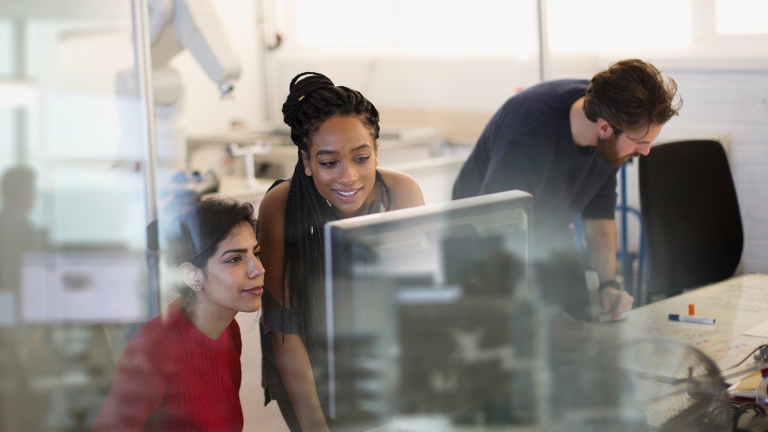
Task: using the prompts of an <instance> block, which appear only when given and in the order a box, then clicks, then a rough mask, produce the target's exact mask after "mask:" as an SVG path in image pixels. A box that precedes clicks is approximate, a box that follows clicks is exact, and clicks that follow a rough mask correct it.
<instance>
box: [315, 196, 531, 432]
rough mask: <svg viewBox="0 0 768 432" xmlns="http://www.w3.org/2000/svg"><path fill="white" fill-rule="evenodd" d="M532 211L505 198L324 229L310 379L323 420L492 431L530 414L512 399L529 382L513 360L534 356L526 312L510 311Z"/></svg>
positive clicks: (519, 285) (523, 275) (523, 277)
mask: <svg viewBox="0 0 768 432" xmlns="http://www.w3.org/2000/svg"><path fill="white" fill-rule="evenodd" d="M531 207H532V198H531V195H529V194H527V193H525V192H520V191H509V192H502V193H498V194H493V195H485V196H480V197H474V198H468V199H463V200H458V201H452V202H448V203H442V204H435V205H431V206H425V207H417V208H411V209H405V210H399V211H393V212H389V213H382V214H376V215H369V216H363V217H358V218H351V219H345V220H340V221H334V222H331V223H329V224H327V225H326V227H325V257H326V293H325V294H326V295H325V299H326V330H327V335H326V336H327V343H328V345H327V347H328V350H327V377H326V376H325V372H326V371H316V380H317V381H318V390H319V391H320V392H326V391H327V395H328V399H327V407H326V408H327V411H328V414H329V416H330V417H331V418H333V419H335V420H337V421H339V422H342V423H357V424H358V425H363V424H365V422H369V423H376V422H386V421H387V420H388V419H389V418H390V417H391V415H393V414H394V413H397V414H398V416H407V415H410V414H413V415H414V416H419V415H421V414H424V413H431V414H437V415H439V416H442V417H441V418H443V419H444V420H445V421H451V422H458V423H472V424H476V423H477V421H478V419H479V418H481V419H482V421H483V422H484V423H486V424H487V423H497V424H498V423H516V422H523V423H524V422H525V421H526V419H524V418H523V417H525V416H526V414H525V412H526V411H530V412H535V409H532V407H530V406H528V407H525V406H522V405H520V404H529V403H530V401H528V400H522V399H521V398H518V400H516V401H512V400H511V399H512V397H513V396H512V394H513V393H514V392H515V389H516V387H519V385H521V383H524V382H525V383H527V385H529V384H530V382H529V381H525V379H523V378H521V377H522V376H523V375H525V376H527V377H528V378H530V374H527V373H519V371H521V370H523V369H525V367H522V368H520V367H519V364H518V365H517V366H515V365H513V364H512V363H514V362H515V359H520V358H522V357H526V360H525V361H523V362H522V363H520V362H518V363H520V364H532V362H531V357H532V356H533V349H532V348H531V345H532V343H533V341H532V340H531V337H529V335H530V330H531V323H530V321H531V319H530V317H531V315H530V313H528V312H530V311H528V312H525V311H521V310H516V309H515V307H516V299H519V298H526V297H527V296H526V290H527V286H528V285H527V277H528V271H527V269H528V256H527V255H528V238H529V230H530V226H531ZM516 371H517V372H516ZM318 373H319V375H318ZM324 379H327V381H326V382H327V384H328V388H327V389H325V388H323V387H324V385H323V382H322V381H323V380H324ZM526 379H527V378H526ZM518 390H519V389H518ZM525 392H527V393H528V394H530V388H526V389H525ZM321 399H325V398H324V397H321ZM526 399H530V398H526ZM515 404H516V405H515ZM511 405H515V406H517V407H518V408H520V409H519V410H515V409H514V407H513V406H511ZM422 417H423V416H422ZM360 427H362V426H360Z"/></svg>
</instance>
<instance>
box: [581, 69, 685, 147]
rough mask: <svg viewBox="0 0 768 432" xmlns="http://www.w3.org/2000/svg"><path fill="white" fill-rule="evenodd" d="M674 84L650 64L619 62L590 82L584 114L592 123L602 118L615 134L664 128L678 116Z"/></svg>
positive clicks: (678, 103)
mask: <svg viewBox="0 0 768 432" xmlns="http://www.w3.org/2000/svg"><path fill="white" fill-rule="evenodd" d="M676 92H677V84H676V83H675V80H673V79H672V78H670V77H666V79H664V77H663V76H662V75H661V72H660V71H659V70H658V69H656V67H654V66H653V65H652V64H650V63H646V62H644V61H642V60H637V59H632V60H622V61H620V62H618V63H614V64H612V65H611V67H609V68H608V69H606V70H604V71H602V72H600V73H598V74H597V75H595V76H594V77H593V78H592V81H591V82H590V84H589V88H588V89H587V95H586V97H585V99H584V113H585V114H586V116H587V118H588V119H589V120H591V121H593V122H596V121H597V119H599V118H601V119H603V120H605V121H607V122H608V124H610V125H611V127H612V128H613V129H614V133H615V134H617V135H618V134H620V133H621V132H623V131H639V130H644V129H646V128H648V127H649V126H650V125H652V124H660V125H663V124H664V123H666V122H667V121H668V120H669V119H670V118H672V116H674V115H677V113H678V111H680V107H681V106H682V105H683V100H682V98H680V99H679V101H678V102H677V103H675V104H673V99H674V98H675V93H676Z"/></svg>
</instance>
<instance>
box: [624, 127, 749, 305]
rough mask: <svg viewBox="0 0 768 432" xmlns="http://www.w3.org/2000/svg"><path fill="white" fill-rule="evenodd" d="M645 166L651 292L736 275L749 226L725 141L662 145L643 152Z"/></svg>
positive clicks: (643, 202)
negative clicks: (743, 218)
mask: <svg viewBox="0 0 768 432" xmlns="http://www.w3.org/2000/svg"><path fill="white" fill-rule="evenodd" d="M639 170H640V205H641V208H642V214H643V228H644V230H645V237H646V241H647V243H648V259H649V275H648V292H649V294H651V293H666V294H668V295H674V294H679V293H681V292H682V290H683V289H684V288H691V287H697V286H702V285H706V284H709V283H713V282H717V281H721V280H724V279H727V278H729V277H731V276H732V275H733V273H734V272H735V271H736V267H737V266H738V265H739V261H740V260H741V252H742V249H743V247H744V231H743V229H742V224H741V213H740V212H739V202H738V199H737V197H736V189H735V188H734V186H733V178H732V177H731V170H730V167H729V166H728V158H727V157H726V154H725V151H724V149H723V146H722V145H721V144H720V143H719V142H717V141H707V140H702V141H680V142H672V143H667V144H662V145H658V146H655V147H654V148H653V149H652V150H651V153H650V154H649V155H648V156H644V157H641V158H640V166H639Z"/></svg>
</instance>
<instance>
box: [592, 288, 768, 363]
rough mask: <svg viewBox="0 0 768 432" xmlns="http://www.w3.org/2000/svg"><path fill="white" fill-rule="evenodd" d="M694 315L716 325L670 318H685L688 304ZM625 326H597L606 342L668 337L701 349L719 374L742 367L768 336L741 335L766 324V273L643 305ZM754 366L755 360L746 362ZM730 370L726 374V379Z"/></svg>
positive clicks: (633, 312) (633, 313)
mask: <svg viewBox="0 0 768 432" xmlns="http://www.w3.org/2000/svg"><path fill="white" fill-rule="evenodd" d="M690 303H693V304H694V305H695V307H696V315H697V316H702V317H713V318H715V319H716V322H715V324H714V325H708V324H693V323H686V322H678V321H670V320H669V314H680V315H687V313H688V304H690ZM628 316H629V317H628V319H627V320H626V321H622V322H614V323H606V324H595V325H594V326H593V331H594V334H595V336H596V338H597V339H598V341H600V342H601V343H603V344H606V345H610V344H613V343H626V342H629V341H631V340H635V339H640V338H646V339H647V338H666V339H671V340H674V341H677V342H681V343H684V344H688V345H693V346H694V347H696V348H698V349H700V350H701V351H703V352H704V353H705V354H707V355H708V356H709V357H711V358H712V359H713V360H714V361H715V363H717V366H718V367H719V368H720V370H721V371H724V370H726V369H728V368H730V367H731V366H733V365H734V364H736V363H738V362H739V361H741V359H743V358H744V357H745V356H746V355H747V354H749V353H750V352H751V351H752V350H754V349H755V348H756V347H757V346H759V345H761V344H764V343H768V338H760V337H754V336H744V335H742V333H744V332H745V331H747V330H749V329H751V328H752V327H754V326H756V325H758V324H760V323H763V322H765V321H767V320H768V275H765V274H751V275H746V276H740V277H736V278H733V279H729V280H727V281H723V282H720V283H716V284H713V285H710V286H707V287H704V288H699V289H696V290H693V291H689V292H686V293H683V294H681V295H678V296H675V297H670V298H668V299H664V300H662V301H659V302H656V303H651V304H649V305H646V306H642V307H639V308H637V309H634V310H632V311H631V312H629V313H628ZM745 365H747V366H753V365H754V361H753V360H748V361H747V362H745ZM730 372H732V371H728V372H726V373H725V374H724V375H726V376H727V375H728V374H729V373H730Z"/></svg>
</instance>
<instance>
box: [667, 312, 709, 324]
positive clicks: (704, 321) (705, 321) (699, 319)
mask: <svg viewBox="0 0 768 432" xmlns="http://www.w3.org/2000/svg"><path fill="white" fill-rule="evenodd" d="M669 319H670V320H671V321H683V322H692V323H697V324H714V323H715V319H714V318H704V317H696V316H685V315H678V314H669Z"/></svg>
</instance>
